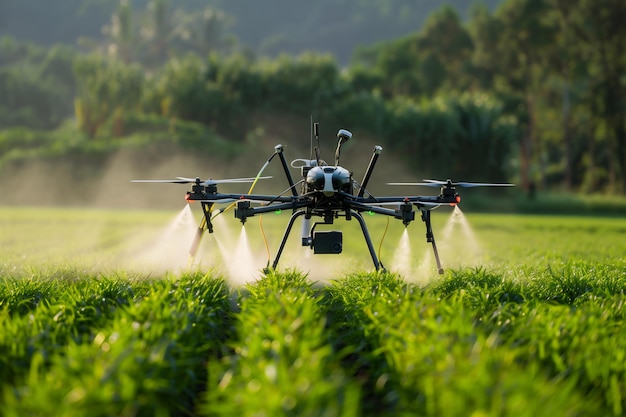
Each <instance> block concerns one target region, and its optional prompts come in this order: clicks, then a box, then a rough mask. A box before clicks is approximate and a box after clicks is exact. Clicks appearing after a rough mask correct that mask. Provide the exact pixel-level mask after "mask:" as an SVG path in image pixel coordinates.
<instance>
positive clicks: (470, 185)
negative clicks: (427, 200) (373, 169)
mask: <svg viewBox="0 0 626 417" xmlns="http://www.w3.org/2000/svg"><path fill="white" fill-rule="evenodd" d="M424 181H425V182H388V183H387V185H421V186H424V187H441V186H442V185H444V186H448V187H463V188H473V187H513V186H515V184H509V183H488V182H452V181H451V180H447V181H440V180H424Z"/></svg>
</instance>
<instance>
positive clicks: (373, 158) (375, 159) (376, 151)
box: [358, 145, 383, 197]
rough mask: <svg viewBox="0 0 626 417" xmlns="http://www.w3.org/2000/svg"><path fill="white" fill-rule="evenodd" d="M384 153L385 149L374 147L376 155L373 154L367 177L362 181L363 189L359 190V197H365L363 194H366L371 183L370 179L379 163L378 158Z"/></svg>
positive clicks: (366, 172)
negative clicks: (377, 162)
mask: <svg viewBox="0 0 626 417" xmlns="http://www.w3.org/2000/svg"><path fill="white" fill-rule="evenodd" d="M382 151H383V148H382V147H381V146H378V145H376V146H375V147H374V153H373V154H372V159H370V163H369V165H368V166H367V170H366V171H365V175H364V176H363V181H361V189H360V190H359V195H358V197H363V193H364V192H365V188H366V187H367V183H368V182H369V181H370V177H371V176H372V172H373V171H374V167H375V166H376V161H378V157H379V156H380V153H381V152H382Z"/></svg>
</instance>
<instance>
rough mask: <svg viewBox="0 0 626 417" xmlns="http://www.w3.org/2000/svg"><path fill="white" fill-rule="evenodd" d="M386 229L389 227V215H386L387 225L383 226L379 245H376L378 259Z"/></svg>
mask: <svg viewBox="0 0 626 417" xmlns="http://www.w3.org/2000/svg"><path fill="white" fill-rule="evenodd" d="M387 229H389V216H387V226H385V231H384V232H383V236H382V237H381V238H380V245H378V259H380V251H381V250H382V247H383V240H385V236H386V235H387Z"/></svg>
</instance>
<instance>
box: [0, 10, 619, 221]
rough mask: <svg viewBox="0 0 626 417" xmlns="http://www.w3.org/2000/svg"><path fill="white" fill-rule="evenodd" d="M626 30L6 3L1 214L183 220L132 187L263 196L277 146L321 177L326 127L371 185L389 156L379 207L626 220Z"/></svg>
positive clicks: (524, 17)
mask: <svg viewBox="0 0 626 417" xmlns="http://www.w3.org/2000/svg"><path fill="white" fill-rule="evenodd" d="M260 4H262V5H260ZM623 16H626V2H624V1H623V0H499V1H496V0H490V1H483V2H468V1H464V0H456V1H448V2H441V1H434V0H422V1H415V0H412V1H409V0H393V1H386V2H380V1H375V0H359V1H355V0H351V1H348V0H332V1H331V0H319V1H316V2H310V1H303V0H297V1H296V0H265V1H263V2H258V1H252V0H246V1H244V0H242V1H237V2H233V1H220V0H214V1H208V0H205V1H200V0H179V1H169V0H150V1H148V0H142V1H140V0H134V1H131V0H121V1H120V0H56V1H55V2H41V1H37V0H20V1H18V0H0V204H7V205H8V204H20V205H24V204H32V205H34V204H46V205H61V204H62V205H79V206H83V205H98V206H112V207H180V206H181V205H182V204H183V197H184V191H185V190H184V189H183V188H180V187H182V186H162V185H158V186H157V185H152V184H148V185H137V184H130V183H129V181H130V180H131V179H136V178H140V179H141V178H171V177H175V176H186V177H195V176H200V177H202V178H203V179H206V178H221V177H231V176H254V175H256V173H257V171H258V169H259V168H260V167H261V166H262V165H263V163H264V162H265V160H266V158H267V157H269V156H270V154H271V153H272V152H273V147H274V145H276V144H278V143H282V144H284V145H285V146H286V150H285V152H286V154H287V159H288V160H289V159H295V158H307V157H309V155H310V136H311V133H310V132H311V125H310V123H311V120H312V119H313V120H314V121H316V122H319V123H320V125H321V137H320V143H321V152H322V157H323V158H324V157H325V158H326V159H327V160H328V161H331V160H333V152H334V147H335V145H336V138H335V134H336V132H337V131H338V129H340V128H345V129H349V130H351V131H352V133H353V134H354V139H353V140H352V141H351V142H349V143H348V144H347V145H346V148H345V149H344V152H343V153H342V165H343V166H345V167H347V168H348V169H349V170H352V171H353V172H354V174H355V178H356V179H357V180H360V177H361V175H362V173H363V172H364V170H365V168H366V166H367V162H368V161H369V157H370V155H371V152H372V149H373V146H374V145H381V146H382V147H383V148H384V152H383V155H382V156H381V159H380V163H379V166H378V172H377V173H375V175H374V177H373V179H372V185H371V187H370V188H371V191H372V192H374V193H379V194H383V193H384V194H394V193H397V191H396V190H391V191H390V190H387V189H386V187H385V186H384V184H385V183H386V182H388V181H419V180H421V179H423V178H437V179H446V178H452V179H454V180H458V181H479V182H487V181H489V182H497V181H510V182H515V183H516V184H517V185H518V187H516V188H515V190H507V191H503V190H498V192H497V193H496V194H497V195H499V196H500V198H499V199H498V200H495V199H494V198H496V197H494V196H493V195H491V194H480V192H474V191H472V196H473V197H472V196H468V198H467V199H466V200H464V201H465V202H466V203H467V204H470V205H473V206H474V207H475V208H477V209H484V210H489V209H492V208H493V207H497V208H498V209H500V210H515V211H544V212H545V211H550V210H560V211H568V210H569V211H573V212H580V211H581V210H591V211H593V210H595V211H598V210H599V211H604V212H614V213H623V212H624V210H626V203H624V197H623V196H624V192H625V190H626V181H625V180H624V174H625V173H626V94H625V93H626V53H625V52H626V51H625V50H624V49H625V48H626V25H624V24H623ZM276 168H278V169H277V171H276V174H277V175H280V167H279V166H277V167H276ZM270 171H271V169H270ZM269 174H270V175H272V174H273V173H272V172H269ZM286 186H287V184H286V183H285V182H284V181H282V178H278V179H276V181H274V180H272V181H269V184H267V185H265V184H264V185H260V187H261V188H259V190H262V189H263V188H262V187H266V190H268V191H271V192H280V191H282V189H284V188H285V187H286ZM225 191H226V190H225ZM238 191H242V192H245V191H247V189H242V190H238ZM406 192H410V193H412V194H427V193H430V192H431V190H419V189H412V190H407V191H406ZM491 192H492V191H491ZM485 193H490V191H485ZM503 196H504V197H505V198H502V197H503ZM485 197H489V199H488V200H487V199H485Z"/></svg>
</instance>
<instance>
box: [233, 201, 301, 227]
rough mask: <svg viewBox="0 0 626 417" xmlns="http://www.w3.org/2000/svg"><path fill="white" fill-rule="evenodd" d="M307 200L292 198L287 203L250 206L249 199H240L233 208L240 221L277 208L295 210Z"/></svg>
mask: <svg viewBox="0 0 626 417" xmlns="http://www.w3.org/2000/svg"><path fill="white" fill-rule="evenodd" d="M307 204H308V202H306V201H304V200H293V201H291V202H289V203H282V204H272V205H269V206H260V207H251V206H250V201H249V200H247V199H246V200H241V201H239V202H238V203H237V208H236V209H235V217H237V218H238V219H239V220H241V221H242V222H245V221H246V219H247V218H248V217H252V216H254V215H256V214H263V213H271V212H275V211H279V210H288V209H292V210H296V209H299V208H302V207H305V206H307Z"/></svg>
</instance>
